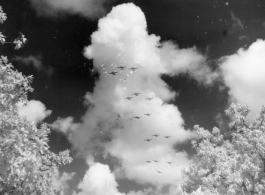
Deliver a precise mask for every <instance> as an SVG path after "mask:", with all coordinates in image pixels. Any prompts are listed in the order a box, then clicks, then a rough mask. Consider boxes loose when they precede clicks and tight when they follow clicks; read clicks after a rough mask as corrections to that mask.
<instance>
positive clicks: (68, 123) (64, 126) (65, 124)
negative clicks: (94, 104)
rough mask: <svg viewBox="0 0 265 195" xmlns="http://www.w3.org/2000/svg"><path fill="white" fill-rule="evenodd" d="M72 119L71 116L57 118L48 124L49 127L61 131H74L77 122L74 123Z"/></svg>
mask: <svg viewBox="0 0 265 195" xmlns="http://www.w3.org/2000/svg"><path fill="white" fill-rule="evenodd" d="M73 120H74V119H73V117H67V118H58V119H57V120H56V121H55V122H54V123H53V124H51V125H50V127H51V128H53V129H56V130H59V131H61V132H63V133H67V131H75V129H76V128H77V124H75V123H74V122H73Z"/></svg>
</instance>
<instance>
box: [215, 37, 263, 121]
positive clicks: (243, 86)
mask: <svg viewBox="0 0 265 195" xmlns="http://www.w3.org/2000/svg"><path fill="white" fill-rule="evenodd" d="M220 62H221V65H220V68H221V70H222V75H223V78H224V82H225V84H226V85H227V86H228V87H229V95H230V101H231V102H237V103H241V104H247V105H248V106H250V109H251V110H252V111H251V112H250V114H249V118H250V119H251V120H253V119H254V118H255V116H256V115H257V114H258V113H259V112H260V111H261V106H262V105H265V90H263V88H264V83H265V41H264V40H261V39H258V40H257V41H256V42H254V43H253V44H252V45H251V46H249V48H248V49H246V50H244V49H239V50H238V51H237V53H236V54H234V55H231V56H226V57H223V58H221V59H220Z"/></svg>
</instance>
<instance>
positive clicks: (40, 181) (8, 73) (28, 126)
mask: <svg viewBox="0 0 265 195" xmlns="http://www.w3.org/2000/svg"><path fill="white" fill-rule="evenodd" d="M5 19H6V15H5V14H4V13H3V11H2V8H1V7H0V22H3V21H4V20H5ZM1 35H2V33H0V39H1ZM18 40H19V39H18ZM20 41H22V43H24V42H23V40H20ZM14 44H15V45H16V44H17V43H14ZM18 45H19V46H22V45H23V44H22V45H21V44H18ZM32 79H33V77H32V76H24V75H23V74H22V73H20V72H18V71H17V70H15V69H14V67H13V66H12V64H10V63H9V62H8V59H7V57H4V56H1V58H0V194H1V195H6V194H23V195H24V194H26V195H28V194H31V195H37V194H40V195H54V194H59V193H62V191H63V189H58V188H57V187H55V186H54V181H55V180H57V179H58V177H59V174H58V173H59V169H58V168H59V166H61V165H64V164H67V163H70V162H71V161H72V158H71V157H70V156H69V151H68V150H65V151H63V152H60V153H59V154H55V153H53V152H51V151H50V150H49V145H48V141H49V140H48V134H49V133H50V129H49V128H48V127H47V125H46V124H45V123H44V124H41V125H40V127H39V128H38V127H37V126H36V125H35V124H34V123H32V122H30V121H27V119H26V118H21V117H20V116H19V114H18V109H17V103H18V102H22V103H23V104H27V102H28V99H27V94H28V92H31V91H33V89H32V87H31V85H30V83H31V82H32Z"/></svg>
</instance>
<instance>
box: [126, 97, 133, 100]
mask: <svg viewBox="0 0 265 195" xmlns="http://www.w3.org/2000/svg"><path fill="white" fill-rule="evenodd" d="M124 99H127V100H131V99H132V97H127V98H124Z"/></svg>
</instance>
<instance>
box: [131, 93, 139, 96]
mask: <svg viewBox="0 0 265 195" xmlns="http://www.w3.org/2000/svg"><path fill="white" fill-rule="evenodd" d="M140 94H141V93H134V94H132V95H135V96H138V95H140Z"/></svg>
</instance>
